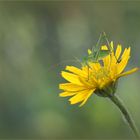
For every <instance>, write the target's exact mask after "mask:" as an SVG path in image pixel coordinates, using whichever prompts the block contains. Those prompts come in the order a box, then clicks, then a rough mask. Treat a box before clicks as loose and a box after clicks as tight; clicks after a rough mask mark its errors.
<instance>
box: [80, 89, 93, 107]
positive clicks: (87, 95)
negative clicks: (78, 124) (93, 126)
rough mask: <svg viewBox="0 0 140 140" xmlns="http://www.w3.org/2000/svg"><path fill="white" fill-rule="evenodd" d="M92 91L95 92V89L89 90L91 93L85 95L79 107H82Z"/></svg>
mask: <svg viewBox="0 0 140 140" xmlns="http://www.w3.org/2000/svg"><path fill="white" fill-rule="evenodd" d="M94 91H95V89H93V90H91V91H90V92H89V93H88V94H87V95H86V97H85V99H84V101H83V102H82V103H81V104H80V107H81V106H83V105H84V104H85V103H86V102H87V100H88V98H89V97H90V96H91V95H92V94H93V93H94Z"/></svg>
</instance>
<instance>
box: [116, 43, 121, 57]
mask: <svg viewBox="0 0 140 140" xmlns="http://www.w3.org/2000/svg"><path fill="white" fill-rule="evenodd" d="M121 51H122V46H121V45H120V44H118V46H117V49H116V53H115V55H116V58H117V59H119V57H120V54H121Z"/></svg>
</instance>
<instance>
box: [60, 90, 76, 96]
mask: <svg viewBox="0 0 140 140" xmlns="http://www.w3.org/2000/svg"><path fill="white" fill-rule="evenodd" d="M75 94H77V93H76V92H67V91H65V92H62V93H60V94H59V96H60V97H67V96H73V95H75Z"/></svg>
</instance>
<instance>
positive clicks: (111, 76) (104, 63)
mask: <svg viewBox="0 0 140 140" xmlns="http://www.w3.org/2000/svg"><path fill="white" fill-rule="evenodd" d="M111 47H112V50H113V51H112V52H111V53H110V54H109V55H107V56H106V57H104V58H102V60H101V61H99V62H97V63H93V62H88V63H87V65H84V66H82V67H81V68H77V67H74V66H66V69H65V70H66V71H68V72H66V71H62V73H61V75H62V77H63V78H65V79H66V80H67V81H68V82H67V83H62V84H60V85H59V88H60V89H61V90H64V92H62V93H60V96H61V97H67V96H71V98H70V99H69V101H70V103H71V104H76V103H81V104H80V106H82V105H84V104H85V103H86V101H87V100H88V98H89V97H90V96H91V95H92V94H93V93H95V94H97V95H99V96H103V97H107V96H112V95H113V94H114V93H115V89H116V83H117V81H118V79H119V78H120V77H122V76H126V75H129V74H131V73H133V72H136V71H137V70H138V68H133V69H131V70H129V71H126V72H124V69H125V67H126V65H127V63H128V60H129V58H130V47H129V48H125V50H124V51H123V53H122V46H121V45H117V47H116V51H114V47H113V42H111ZM101 49H102V50H107V49H108V48H107V46H106V45H104V46H102V47H101ZM88 53H89V54H90V53H91V51H90V50H88ZM118 60H119V61H118Z"/></svg>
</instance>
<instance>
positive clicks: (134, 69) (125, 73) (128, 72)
mask: <svg viewBox="0 0 140 140" xmlns="http://www.w3.org/2000/svg"><path fill="white" fill-rule="evenodd" d="M138 70H139V68H133V69H131V70H129V71H126V72H123V73H121V74H119V75H118V76H117V78H120V77H122V76H126V75H129V74H132V73H134V72H136V71H138Z"/></svg>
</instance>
